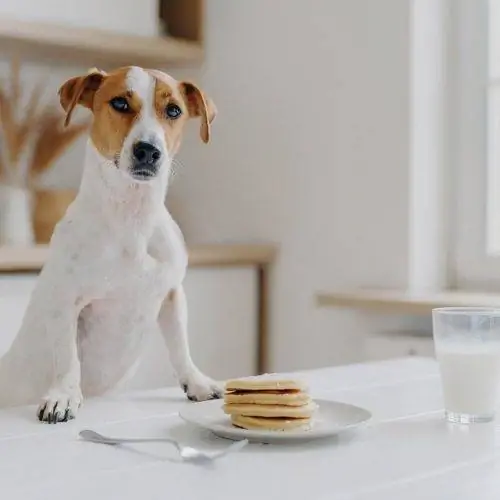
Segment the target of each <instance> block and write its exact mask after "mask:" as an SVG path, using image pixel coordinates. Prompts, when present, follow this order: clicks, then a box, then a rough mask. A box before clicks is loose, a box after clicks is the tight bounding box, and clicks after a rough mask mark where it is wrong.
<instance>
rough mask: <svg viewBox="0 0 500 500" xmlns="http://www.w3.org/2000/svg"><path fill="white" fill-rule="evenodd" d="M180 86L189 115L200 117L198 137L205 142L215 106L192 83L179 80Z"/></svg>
mask: <svg viewBox="0 0 500 500" xmlns="http://www.w3.org/2000/svg"><path fill="white" fill-rule="evenodd" d="M180 87H181V91H182V94H183V96H184V100H185V101H186V105H187V108H188V112H189V116H190V117H198V116H199V117H200V118H201V126H200V137H201V140H202V141H203V142H205V143H207V142H208V141H209V140H210V124H211V123H212V122H213V121H214V118H215V116H216V115H217V108H216V107H215V104H214V103H213V101H212V100H211V99H209V98H208V97H206V96H205V95H204V94H203V92H202V91H201V90H200V89H199V88H198V87H197V86H196V85H195V84H194V83H191V82H181V84H180Z"/></svg>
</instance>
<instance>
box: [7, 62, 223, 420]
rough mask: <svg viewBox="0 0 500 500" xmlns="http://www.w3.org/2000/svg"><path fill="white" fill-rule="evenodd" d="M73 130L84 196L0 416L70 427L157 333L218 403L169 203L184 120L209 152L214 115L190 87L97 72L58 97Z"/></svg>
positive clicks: (70, 215)
mask: <svg viewBox="0 0 500 500" xmlns="http://www.w3.org/2000/svg"><path fill="white" fill-rule="evenodd" d="M59 96H60V101H61V105H62V107H63V108H64V110H65V112H66V124H68V123H69V121H70V119H71V114H72V112H73V110H74V108H75V107H76V106H77V105H81V106H84V107H86V108H88V109H90V110H91V111H92V114H93V121H92V125H91V129H90V137H89V141H88V145H87V150H86V159H85V168H84V171H83V176H82V181H81V185H80V189H79V192H78V194H77V196H76V198H75V200H74V201H73V203H72V204H71V205H70V206H69V208H68V210H67V212H66V215H65V216H64V217H63V218H62V219H61V220H60V222H59V223H58V224H57V227H56V229H55V230H54V234H53V236H52V239H51V242H50V257H49V259H48V260H47V262H46V263H45V265H44V267H43V269H42V271H41V273H40V276H39V278H38V280H37V284H36V287H35V290H34V291H33V294H32V296H31V298H30V303H29V305H28V308H27V310H26V313H25V316H24V319H23V322H22V326H21V329H20V332H19V333H18V335H17V337H16V338H15V340H14V342H13V344H12V347H11V348H10V350H9V351H8V352H7V353H6V355H5V356H4V357H3V358H2V359H1V360H0V406H3V407H6V406H14V405H22V404H34V403H36V402H40V406H39V407H38V410H37V416H38V418H39V420H41V421H45V422H49V423H56V422H64V421H67V420H69V419H72V418H74V417H75V415H76V413H77V411H78V408H79V407H80V405H81V403H82V399H83V396H85V397H87V396H96V395H100V394H103V393H104V392H106V391H108V390H110V389H112V388H113V387H114V386H116V384H118V383H119V382H120V381H121V380H122V379H123V378H124V377H125V376H127V375H128V374H129V373H130V371H131V369H132V368H133V367H134V366H135V365H136V364H137V362H138V360H139V357H140V354H141V347H142V345H143V343H144V340H145V337H146V335H149V334H150V333H151V332H153V331H155V330H159V331H160V332H161V334H162V335H163V337H164V339H165V342H166V344H167V347H168V350H169V352H170V360H171V363H172V366H173V368H174V370H175V372H176V374H177V377H178V379H179V383H180V385H181V387H182V388H183V390H184V392H185V393H186V394H187V397H188V398H189V399H190V400H194V401H204V400H207V399H212V398H219V397H220V396H221V393H222V391H221V386H220V385H219V384H217V383H216V382H214V381H213V380H212V379H210V378H208V377H207V376H205V375H204V374H203V373H201V372H200V371H199V370H198V368H197V367H196V366H195V364H194V363H193V361H192V359H191V356H190V353H189V347H188V340H187V307H186V298H185V296H184V290H183V285H182V284H183V280H184V276H185V273H186V267H187V260H188V259H187V251H186V248H185V245H184V240H183V237H182V234H181V231H180V229H179V227H178V226H177V224H176V223H175V222H174V220H173V219H172V217H171V216H170V214H169V212H168V211H167V209H166V208H165V204H164V200H165V195H166V190H167V185H168V179H169V174H170V170H171V165H172V159H173V157H174V155H175V154H176V153H177V151H178V149H179V146H180V143H181V137H182V130H183V128H184V125H185V123H186V121H187V119H188V118H192V117H197V118H200V119H201V129H200V134H201V138H202V140H203V142H205V143H206V142H208V141H209V138H210V123H211V122H212V120H213V119H214V117H215V115H216V108H215V106H214V104H213V103H212V101H211V100H210V99H208V98H207V97H206V96H205V95H204V93H203V92H202V91H201V90H200V89H199V88H198V87H197V86H195V85H194V84H192V83H188V82H178V81H176V80H174V78H172V77H171V76H169V75H167V74H165V73H163V72H160V71H157V70H149V69H142V68H139V67H125V68H120V69H117V70H115V71H112V72H110V73H104V72H102V71H99V70H92V71H90V72H89V73H88V74H86V75H83V76H79V77H75V78H72V79H70V80H68V81H67V82H66V83H64V84H63V85H62V86H61V88H60V89H59Z"/></svg>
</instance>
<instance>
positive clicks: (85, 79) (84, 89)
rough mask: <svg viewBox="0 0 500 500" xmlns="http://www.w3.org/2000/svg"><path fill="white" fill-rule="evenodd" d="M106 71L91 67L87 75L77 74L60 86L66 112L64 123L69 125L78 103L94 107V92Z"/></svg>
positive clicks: (60, 96) (62, 103) (62, 104)
mask: <svg viewBox="0 0 500 500" xmlns="http://www.w3.org/2000/svg"><path fill="white" fill-rule="evenodd" d="M105 77H106V73H104V72H103V71H100V70H98V69H96V68H94V69H91V70H90V71H89V72H88V73H87V74H86V75H83V76H75V77H74V78H70V79H69V80H68V81H66V82H65V83H63V85H61V87H60V88H59V92H58V94H59V99H60V101H61V106H62V107H63V109H64V111H65V112H66V120H65V121H64V125H65V126H67V125H68V124H69V122H70V120H71V115H72V113H73V110H74V109H75V107H76V105H77V104H80V105H81V106H84V107H86V108H89V109H92V106H93V102H94V94H95V92H96V90H97V89H98V88H99V87H100V86H101V84H102V82H103V80H104V78H105Z"/></svg>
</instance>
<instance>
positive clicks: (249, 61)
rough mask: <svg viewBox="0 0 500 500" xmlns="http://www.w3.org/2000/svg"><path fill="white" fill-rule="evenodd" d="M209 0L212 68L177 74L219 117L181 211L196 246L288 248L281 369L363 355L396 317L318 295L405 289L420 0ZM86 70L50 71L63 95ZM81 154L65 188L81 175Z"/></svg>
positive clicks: (281, 275) (185, 158) (279, 326)
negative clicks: (199, 88)
mask: <svg viewBox="0 0 500 500" xmlns="http://www.w3.org/2000/svg"><path fill="white" fill-rule="evenodd" d="M206 3H207V27H206V35H207V38H208V39H207V57H206V61H205V63H204V65H203V68H202V69H201V70H199V69H197V68H184V69H176V70H175V72H174V73H173V74H174V75H175V76H177V77H179V78H181V77H189V78H194V79H196V80H199V81H201V82H202V84H203V86H204V88H205V89H206V90H207V92H209V93H210V95H211V96H212V97H213V98H214V100H215V102H216V104H217V106H218V109H219V116H218V118H217V120H216V122H215V123H214V125H213V142H212V143H211V144H210V145H208V146H205V145H203V144H202V143H201V142H200V141H199V140H198V137H197V127H196V126H195V125H192V126H191V130H190V131H189V134H188V137H187V138H186V141H185V144H184V149H183V151H182V152H181V154H180V156H179V160H180V162H181V164H182V165H181V167H180V168H177V172H176V176H175V178H174V183H173V185H172V188H171V192H170V194H169V200H168V203H169V206H170V207H171V208H172V210H173V212H174V215H175V216H176V217H177V219H178V220H179V222H180V224H181V226H182V228H183V230H184V232H185V235H186V237H187V240H188V242H224V241H248V240H252V241H271V242H275V243H277V244H278V245H279V246H280V253H279V259H278V262H277V265H276V268H275V273H274V276H273V281H272V285H273V288H272V311H271V320H272V325H271V326H272V328H271V335H272V348H273V352H272V362H273V364H272V369H276V370H281V369H293V368H302V367H310V366H319V365H325V364H333V363H345V362H349V361H353V360H358V359H359V358H360V357H361V355H362V354H361V353H362V344H363V337H364V335H365V333H366V332H368V331H373V330H376V329H377V328H379V327H381V325H382V323H380V321H379V320H377V319H376V318H366V317H365V316H363V317H360V316H357V315H355V314H353V313H349V312H339V311H332V310H327V311H322V310H318V309H316V307H315V304H314V294H315V292H316V291H317V290H319V289H329V288H338V287H340V286H343V285H346V286H357V285H362V286H366V285H372V286H394V287H396V286H405V285H406V284H407V279H408V267H409V262H408V258H409V255H408V254H409V233H408V222H409V216H408V195H409V193H408V179H409V154H410V152H409V144H410V111H409V98H410V97H409V82H410V68H409V53H410V41H409V40H410V23H409V12H410V7H409V3H410V2H409V1H401V0H377V1H373V0H350V1H346V0H313V1H312V2H305V1H304V0H273V1H272V2H270V1H269V0H252V1H251V2H250V1H247V2H244V1H238V2H228V1H227V0H208V1H207V2H206ZM121 14H122V15H123V14H124V10H121ZM85 69H86V68H63V69H58V70H56V71H54V70H51V71H52V77H51V82H52V83H51V84H52V85H53V91H54V93H55V91H56V89H57V85H59V84H60V83H61V81H62V80H63V79H64V78H65V77H66V76H70V75H71V74H76V73H75V72H78V71H81V70H83V71H85ZM81 152H82V150H81V148H80V149H77V150H76V151H75V152H74V153H73V154H72V155H71V156H70V158H66V159H65V160H64V161H63V162H61V163H60V165H59V166H58V170H56V171H55V172H54V173H53V175H52V181H54V182H56V183H65V184H68V183H69V184H76V183H77V182H78V179H79V172H80V171H79V165H80V164H81ZM394 321H395V322H396V323H397V321H396V320H394ZM384 326H385V323H384ZM235 335H237V332H235Z"/></svg>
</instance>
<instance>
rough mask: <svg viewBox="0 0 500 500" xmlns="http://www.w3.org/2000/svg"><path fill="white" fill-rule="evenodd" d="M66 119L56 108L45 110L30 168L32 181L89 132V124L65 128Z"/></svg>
mask: <svg viewBox="0 0 500 500" xmlns="http://www.w3.org/2000/svg"><path fill="white" fill-rule="evenodd" d="M63 122H64V117H63V116H62V114H61V113H59V112H58V111H57V110H56V109H55V108H54V107H47V108H45V110H44V112H43V113H42V115H41V117H40V120H39V127H38V133H37V137H36V140H35V143H34V146H33V155H32V158H31V164H30V167H29V175H30V177H31V179H32V181H33V180H34V179H35V178H36V177H38V176H40V175H41V174H43V173H44V172H45V171H47V170H48V169H49V168H50V167H51V165H52V164H53V163H54V162H55V161H56V160H57V159H58V158H59V157H60V156H62V154H63V153H64V152H65V151H66V150H67V149H68V148H69V147H70V146H71V145H72V144H73V143H74V142H75V141H76V139H78V137H80V136H81V135H82V134H83V133H84V132H85V131H87V130H88V127H89V124H88V123H79V124H75V125H71V126H68V127H64V126H63Z"/></svg>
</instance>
